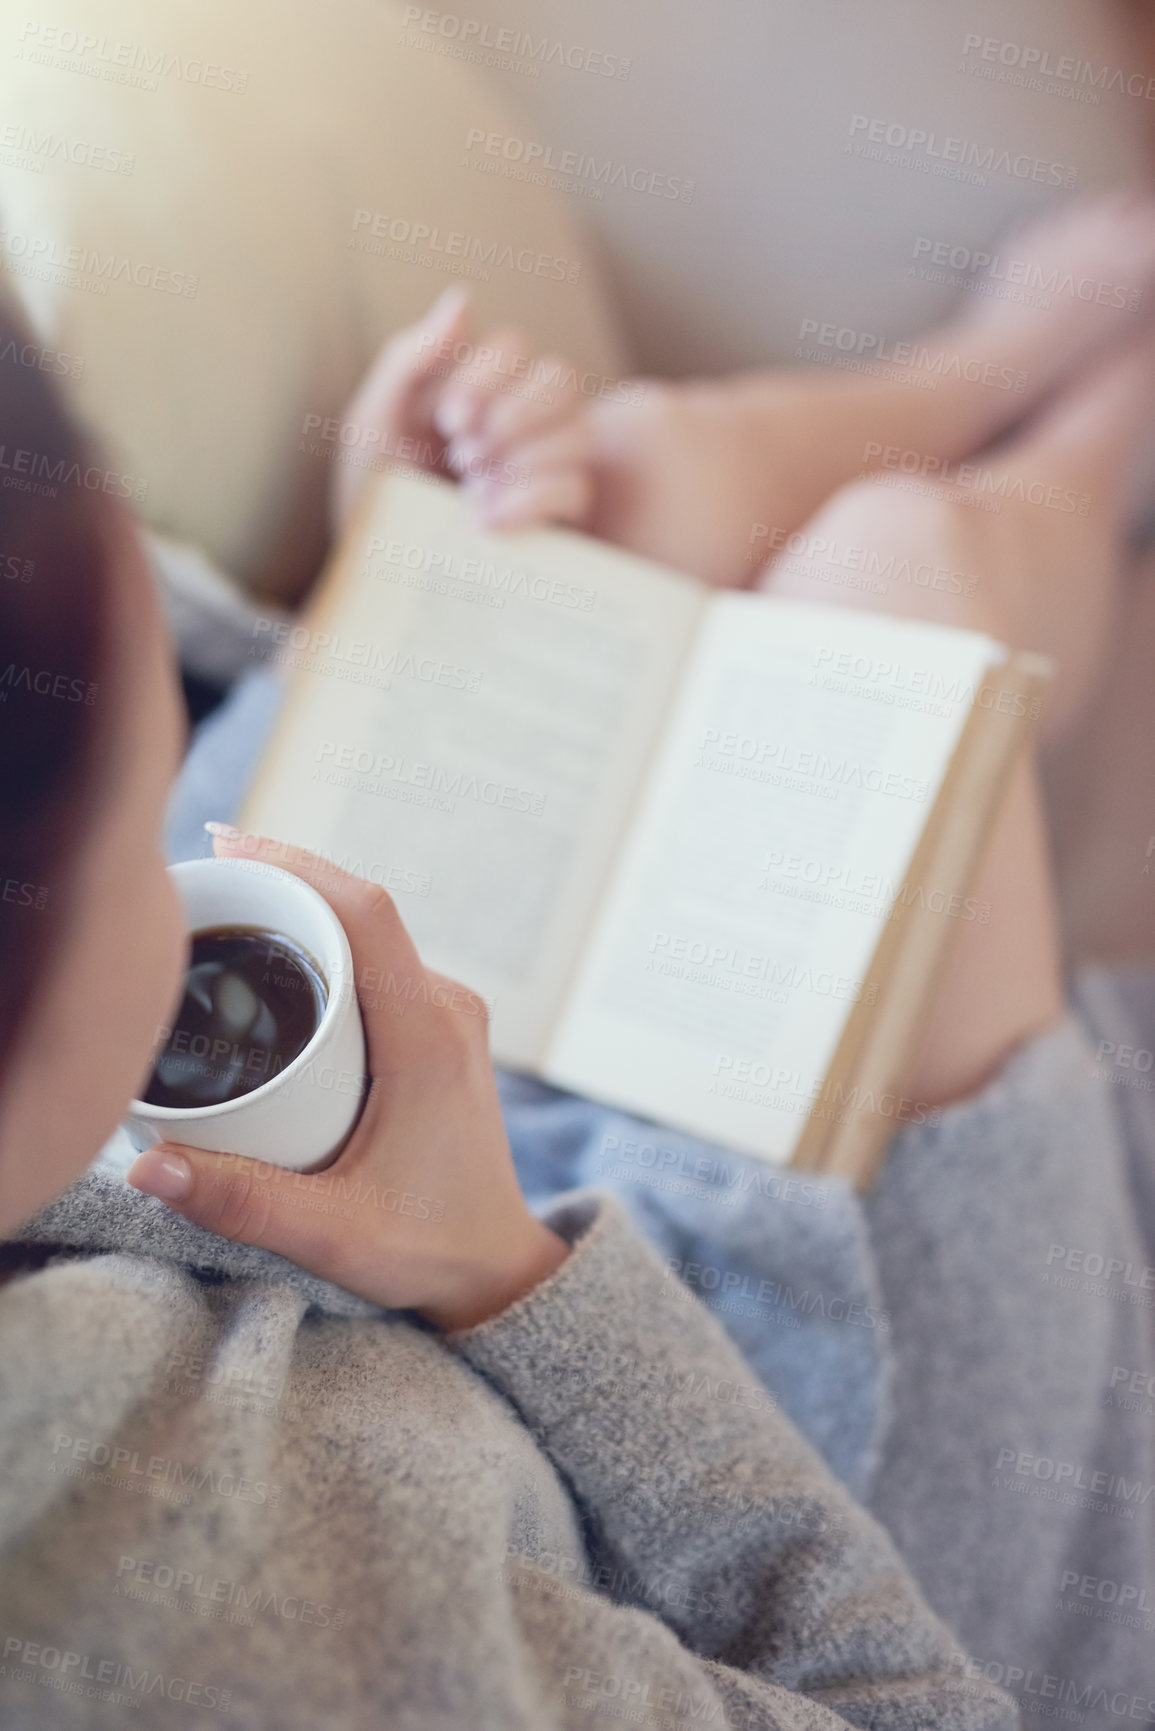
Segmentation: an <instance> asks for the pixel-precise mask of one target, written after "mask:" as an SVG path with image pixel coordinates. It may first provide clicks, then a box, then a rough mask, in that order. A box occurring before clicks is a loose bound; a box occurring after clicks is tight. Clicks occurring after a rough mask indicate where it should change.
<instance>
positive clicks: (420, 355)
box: [348, 287, 469, 440]
mask: <svg viewBox="0 0 1155 1731" xmlns="http://www.w3.org/2000/svg"><path fill="white" fill-rule="evenodd" d="M468 323H469V293H468V290H467V289H464V288H460V287H456V288H450V289H446V291H445V293H444V294H443V295H442V296H441V298H440V300H438V301H436V302H435V303H434V305H433V306H432V307H431V308H430V310H429V312H428V313H427V314H426V316H425V317H424V318H423V319H421V320H420V321H419V322H418V323H417V324H415V325H410V326H409V327H408V329H406V330H403V331H400V332H398V334H397V335H396V336H394V337H392V338H391V339H390V340H389V341H388V342H387V343H386V344H385V346H384V347H383V348H382V350H381V352H380V354H379V355H378V356H377V359H376V361H375V362H374V363H373V366H372V368H371V369H370V371H369V373H368V376H367V377H366V379H365V381H364V383H363V384H362V386H361V388H360V390H359V391H358V392H357V395H356V396H355V397H354V399H353V402H352V404H351V406H350V409H349V415H348V418H349V420H350V421H352V422H353V423H354V425H356V426H358V427H367V428H370V429H372V430H374V431H377V432H380V434H381V435H382V437H383V438H385V437H389V436H394V437H398V438H408V439H416V440H419V439H421V438H432V437H433V436H434V435H435V432H436V429H435V427H434V425H433V406H434V403H435V401H436V397H437V395H439V394H440V392H439V391H438V392H437V393H434V394H431V390H430V387H431V385H436V384H437V383H438V381H437V378H436V374H437V370H438V368H439V367H444V366H445V365H446V354H447V352H448V353H449V354H452V351H453V347H454V346H455V344H457V343H458V342H460V341H462V340H463V339H464V338H465V335H466V332H467V329H468Z"/></svg>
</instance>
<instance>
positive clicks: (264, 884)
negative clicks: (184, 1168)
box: [125, 859, 365, 1172]
mask: <svg viewBox="0 0 1155 1731" xmlns="http://www.w3.org/2000/svg"><path fill="white" fill-rule="evenodd" d="M169 871H170V872H171V874H172V877H173V881H174V882H175V884H176V887H177V891H178V893H179V895H180V898H181V901H182V902H183V903H184V912H185V920H186V922H187V924H188V929H189V931H190V932H192V933H195V932H202V931H211V930H212V929H214V928H215V927H219V926H252V927H255V928H256V929H258V930H259V931H263V932H273V933H276V934H277V935H278V936H279V937H283V938H287V939H289V941H290V942H291V943H293V944H296V945H297V947H298V948H299V949H301V950H303V951H304V952H305V954H306V955H307V956H308V957H309V958H310V959H311V960H312V961H313V962H314V963H315V964H316V966H317V968H318V969H319V971H320V973H321V977H322V978H323V979H324V981H325V986H326V992H327V996H326V1001H325V1010H324V1014H323V1015H322V1017H321V1020H320V1023H319V1024H318V1026H317V1030H316V1032H315V1033H314V1035H313V1037H312V1039H311V1040H310V1041H309V1043H308V1045H307V1046H306V1047H305V1049H304V1051H302V1052H300V1053H298V1055H297V1057H295V1058H294V1059H293V1061H292V1063H291V1064H287V1065H286V1066H285V1068H284V1069H283V1070H281V1071H279V1072H278V1074H277V1075H275V1076H273V1077H271V1078H270V1079H269V1081H267V1082H262V1083H261V1085H260V1086H259V1087H257V1088H253V1089H252V1090H251V1091H250V1092H249V1093H247V1094H242V1095H240V1096H239V1097H238V1098H237V1099H235V1100H224V1101H222V1102H220V1104H218V1105H215V1106H191V1107H179V1106H153V1105H150V1104H149V1102H148V1101H147V1100H134V1101H133V1102H132V1105H131V1107H130V1109H129V1110H130V1116H129V1117H128V1118H127V1119H126V1120H125V1129H126V1130H127V1132H128V1136H129V1139H130V1141H131V1142H132V1143H133V1145H134V1147H135V1148H137V1149H138V1150H139V1151H143V1150H144V1149H145V1148H151V1147H152V1145H153V1144H154V1143H155V1142H184V1143H187V1144H188V1146H189V1147H191V1148H208V1149H211V1150H213V1151H214V1152H216V1153H220V1154H245V1155H248V1156H249V1157H250V1158H251V1159H254V1160H266V1161H268V1162H269V1163H270V1164H271V1165H273V1166H285V1167H288V1168H289V1170H291V1171H295V1172H305V1171H312V1170H316V1169H317V1168H318V1167H320V1166H324V1165H326V1164H327V1163H328V1161H329V1160H331V1159H334V1158H335V1157H336V1155H337V1154H338V1153H339V1152H340V1149H341V1147H342V1145H343V1144H344V1142H345V1139H346V1138H347V1136H348V1135H349V1132H350V1131H351V1130H352V1128H353V1125H354V1124H355V1123H356V1121H357V1117H358V1114H359V1113H360V1110H361V1104H362V1099H363V1096H364V1091H365V1036H364V1032H363V1030H362V1027H361V1013H360V1011H359V1010H358V1008H357V996H356V991H355V986H354V979H353V957H352V953H351V952H350V949H349V940H348V938H347V937H346V936H345V931H344V928H343V926H342V925H341V922H340V920H339V919H338V918H337V916H336V914H335V913H334V912H333V910H332V908H331V907H330V906H329V904H328V902H327V901H326V900H325V899H324V897H323V896H321V895H319V894H318V893H317V891H316V890H315V889H313V887H312V886H311V885H310V884H307V883H303V882H302V880H301V879H300V878H298V877H294V876H293V874H292V873H291V872H287V871H282V870H281V868H280V867H279V866H272V865H266V864H265V863H264V861H262V860H237V859H227V860H223V859H199V860H186V861H184V862H183V863H182V864H180V865H174V866H170V867H169Z"/></svg>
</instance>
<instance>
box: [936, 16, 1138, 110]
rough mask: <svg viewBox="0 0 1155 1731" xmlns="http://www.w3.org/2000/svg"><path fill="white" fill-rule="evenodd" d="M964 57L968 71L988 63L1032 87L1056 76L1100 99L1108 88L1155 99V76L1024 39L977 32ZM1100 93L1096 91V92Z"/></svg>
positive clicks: (966, 41)
mask: <svg viewBox="0 0 1155 1731" xmlns="http://www.w3.org/2000/svg"><path fill="white" fill-rule="evenodd" d="M963 60H964V62H968V61H969V62H970V65H969V67H968V70H971V71H978V70H979V69H980V68H981V66H982V65H983V63H984V62H985V63H986V64H987V65H989V66H990V67H991V68H992V74H991V76H993V69H994V68H995V67H1001V68H1004V69H1005V70H1006V71H1008V72H1017V73H1020V74H1022V75H1023V77H1022V82H1023V83H1024V84H1026V85H1027V86H1028V88H1030V89H1044V88H1046V86H1044V85H1043V84H1042V83H1041V82H1037V81H1041V80H1042V79H1045V78H1053V79H1055V80H1056V81H1057V82H1058V83H1059V84H1060V85H1063V84H1067V85H1073V86H1076V87H1079V86H1083V87H1086V86H1089V87H1090V89H1089V90H1088V91H1087V95H1088V98H1089V99H1090V100H1092V101H1097V100H1098V94H1097V93H1100V92H1102V91H1104V90H1114V91H1116V92H1118V93H1119V94H1120V95H1123V96H1139V97H1142V98H1143V99H1144V100H1145V101H1147V102H1150V101H1151V100H1152V99H1153V98H1155V77H1150V76H1148V75H1147V74H1146V73H1143V72H1124V71H1123V69H1122V68H1121V67H1110V66H1108V65H1107V64H1106V63H1105V62H1104V63H1102V64H1101V65H1099V66H1093V65H1092V64H1091V62H1090V61H1089V60H1078V59H1076V58H1075V56H1074V55H1071V54H1057V55H1056V54H1052V53H1051V50H1050V49H1049V48H1038V47H1035V46H1033V45H1031V44H1029V43H1024V42H1007V41H1002V40H1000V39H999V37H997V36H979V35H977V34H976V33H974V32H970V33H968V34H967V35H966V36H965V37H964V38H963ZM1093 93H1096V94H1093Z"/></svg>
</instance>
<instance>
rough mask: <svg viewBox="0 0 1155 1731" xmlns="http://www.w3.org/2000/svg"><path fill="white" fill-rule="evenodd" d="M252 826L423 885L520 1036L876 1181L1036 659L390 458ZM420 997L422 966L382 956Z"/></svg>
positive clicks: (514, 1050)
mask: <svg viewBox="0 0 1155 1731" xmlns="http://www.w3.org/2000/svg"><path fill="white" fill-rule="evenodd" d="M278 635H279V637H280V639H281V641H277V642H274V641H270V642H269V649H270V651H271V653H272V655H273V658H274V659H277V660H280V661H281V662H282V663H283V664H284V665H285V667H286V668H287V669H289V670H290V674H289V691H288V694H287V699H286V703H285V705H284V708H283V710H282V714H281V717H280V719H279V721H278V724H277V727H276V730H275V733H274V736H273V739H272V741H271V743H270V745H269V747H268V749H267V751H266V754H265V757H264V759H263V761H262V764H261V767H260V769H259V771H258V774H257V778H256V782H255V785H254V787H253V788H252V790H251V793H250V796H249V799H248V802H247V805H246V808H245V811H244V813H243V821H244V822H245V823H246V824H247V825H248V826H249V827H250V828H251V829H254V830H257V831H260V832H262V833H264V834H267V835H273V836H277V837H280V838H281V839H283V840H285V841H287V842H291V843H296V844H299V845H302V846H305V847H309V848H312V849H314V850H315V851H317V852H319V853H321V854H324V855H325V856H326V857H328V858H329V859H331V860H334V861H336V862H337V863H338V864H340V865H343V866H345V867H347V868H348V869H350V870H352V871H355V872H358V873H360V874H361V875H364V876H366V877H369V878H371V879H373V880H375V881H377V882H379V883H381V884H383V885H384V886H385V887H386V888H389V889H391V890H395V891H397V892H399V893H398V901H399V904H400V906H401V909H402V912H403V915H404V918H405V921H406V924H407V926H408V927H409V929H410V931H411V933H412V935H413V937H414V939H415V941H416V943H417V945H418V947H419V949H420V951H421V954H422V957H423V959H424V960H425V961H426V962H427V963H428V964H429V965H430V966H431V967H433V968H436V969H438V970H440V971H441V972H443V973H447V974H450V975H452V976H453V977H455V978H457V979H460V980H463V981H465V982H466V983H467V984H468V985H469V986H470V987H472V988H473V989H474V990H476V991H477V992H479V993H480V994H481V995H482V996H483V997H484V998H485V999H486V1000H487V1001H488V1002H489V1004H490V1008H491V1013H492V1044H493V1051H494V1056H495V1057H496V1059H497V1060H498V1061H499V1062H501V1063H504V1064H506V1065H508V1066H510V1067H512V1068H515V1069H521V1070H526V1071H530V1072H533V1073H534V1074H536V1075H538V1076H541V1077H544V1078H545V1079H547V1080H549V1081H551V1082H555V1083H557V1084H558V1085H560V1086H563V1087H566V1088H570V1089H573V1090H575V1091H577V1092H580V1093H584V1094H588V1095H590V1096H592V1097H593V1098H595V1099H599V1100H603V1101H607V1102H609V1103H612V1104H616V1105H619V1106H622V1107H625V1108H627V1109H629V1110H631V1111H634V1112H638V1113H640V1114H643V1115H644V1116H646V1117H649V1118H652V1119H655V1120H657V1122H658V1123H660V1124H661V1123H664V1124H668V1125H671V1126H676V1127H678V1128H681V1129H685V1130H688V1131H691V1132H694V1133H696V1134H698V1135H700V1136H703V1137H705V1138H707V1139H708V1140H710V1141H713V1142H718V1143H722V1144H724V1145H728V1146H731V1147H734V1148H737V1149H741V1150H744V1151H746V1152H748V1153H752V1154H755V1155H761V1156H763V1157H764V1158H765V1159H767V1160H771V1161H775V1162H781V1163H786V1162H793V1163H794V1164H796V1165H801V1166H806V1167H809V1168H811V1169H817V1170H823V1171H839V1172H844V1173H847V1174H849V1175H851V1176H853V1177H855V1178H856V1179H857V1180H858V1181H860V1182H865V1181H866V1180H867V1179H868V1178H869V1176H870V1175H871V1173H872V1171H873V1169H874V1167H875V1165H876V1164H877V1161H878V1160H879V1158H880V1157H881V1153H882V1151H883V1149H884V1148H885V1145H886V1142H887V1141H888V1140H889V1138H890V1136H891V1135H892V1134H893V1132H894V1131H895V1130H896V1129H898V1128H899V1127H900V1125H901V1124H903V1123H909V1122H915V1121H919V1119H920V1118H922V1117H925V1116H926V1114H927V1109H926V1108H925V1107H924V1106H922V1105H921V1104H920V1103H919V1102H918V1101H914V1100H909V1099H907V1098H906V1097H905V1096H904V1094H903V1081H904V1076H905V1075H906V1074H907V1073H908V1066H909V1062H910V1057H911V1050H912V1045H913V1044H914V1042H915V1040H916V1039H917V1035H918V1032H919V1027H920V1021H921V1019H922V1018H923V1014H924V1010H925V1006H926V1003H927V998H928V994H929V992H930V990H931V987H932V984H933V981H934V979H935V976H936V975H937V972H938V970H939V968H940V966H941V965H942V962H943V959H944V957H945V955H946V953H947V949H948V946H949V943H950V940H951V937H952V935H953V934H954V932H956V931H957V930H958V929H959V928H960V926H961V925H962V924H964V923H965V922H967V921H969V920H972V919H978V920H981V919H983V918H984V913H985V910H984V908H983V906H982V905H981V903H980V902H979V901H978V900H977V899H976V898H975V897H974V896H973V895H972V894H971V887H972V882H973V875H974V871H975V867H976V864H977V861H978V859H979V855H980V851H981V847H982V844H983V842H984V839H985V837H986V834H987V832H988V831H989V828H990V826H991V823H992V821H993V817H994V814H995V812H996V810H997V807H998V802H999V799H1000V795H1001V792H1002V789H1003V786H1004V784H1005V782H1006V779H1007V776H1008V774H1009V772H1010V768H1011V766H1012V764H1013V762H1014V759H1015V756H1016V755H1017V753H1018V752H1019V751H1020V750H1021V749H1022V747H1023V746H1024V744H1025V743H1026V739H1027V736H1028V734H1029V730H1030V723H1031V720H1032V718H1033V716H1034V715H1035V714H1036V713H1037V711H1038V707H1039V695H1038V694H1039V690H1040V689H1041V684H1042V681H1043V680H1044V679H1045V676H1046V667H1045V664H1044V663H1042V662H1040V661H1039V660H1038V659H1037V658H1033V657H1013V658H1012V657H1008V655H1007V653H1006V651H1005V650H1004V649H1003V648H1002V647H1001V646H1000V645H999V644H997V643H995V642H993V641H992V640H991V639H990V638H987V637H984V636H981V635H978V634H976V633H973V632H966V631H954V630H947V629H944V628H941V627H937V626H930V625H920V624H914V623H909V622H907V621H903V620H894V619H889V618H885V617H879V616H877V615H870V614H864V613H856V612H852V611H849V610H846V609H843V608H835V607H831V608H826V607H818V606H810V605H804V604H800V603H795V602H789V601H779V600H776V599H771V598H769V597H767V596H763V595H760V594H757V593H748V592H734V591H721V592H719V591H713V590H710V589H708V588H706V587H704V586H703V585H701V584H699V583H697V582H696V581H694V580H692V579H690V578H688V577H685V576H683V575H680V574H679V573H676V572H674V571H671V570H667V569H665V568H664V567H661V566H658V565H654V564H651V563H649V562H647V561H644V560H641V559H638V558H636V557H634V556H633V555H631V554H626V553H622V552H620V551H618V550H616V549H613V548H610V547H607V546H605V545H603V544H601V543H599V542H595V541H591V540H589V539H587V538H585V537H583V536H580V535H575V534H571V533H568V532H565V531H559V530H546V531H541V532H532V533H529V534H522V535H517V536H505V537H501V536H496V535H488V534H485V533H483V532H482V531H480V530H478V529H476V528H475V527H473V525H472V522H471V520H470V517H469V515H468V508H467V505H466V503H465V502H464V501H463V499H462V497H461V495H460V494H459V493H458V492H457V491H456V490H455V489H453V488H452V487H449V486H447V485H446V484H444V483H441V482H435V481H425V480H419V479H414V478H410V477H388V478H386V479H384V480H383V481H382V483H381V484H380V486H379V488H377V489H376V490H375V491H374V492H373V494H372V496H371V499H370V501H369V503H368V504H367V506H366V507H365V508H364V509H363V511H362V514H361V518H360V521H359V522H358V524H357V526H356V528H355V529H354V531H353V532H352V533H351V535H350V536H349V537H348V538H347V539H346V541H345V543H344V544H343V546H342V548H341V549H340V551H339V552H338V554H337V556H336V558H335V560H334V562H333V564H332V566H331V567H330V570H329V571H328V573H327V575H326V577H325V579H324V580H323V582H322V585H321V590H320V593H319V595H318V597H317V600H316V601H315V603H314V605H313V607H312V609H311V611H310V613H309V615H308V616H307V618H306V620H305V622H304V623H303V624H301V625H298V626H296V627H293V628H292V630H291V631H286V629H285V628H283V627H282V628H279V633H278ZM382 988H383V989H387V990H391V991H393V992H395V993H397V994H398V995H399V996H400V997H403V995H404V993H405V991H406V990H407V989H408V987H407V984H406V982H403V981H393V982H389V983H388V984H386V983H385V982H383V983H382Z"/></svg>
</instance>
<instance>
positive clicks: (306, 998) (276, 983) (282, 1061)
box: [141, 926, 328, 1111]
mask: <svg viewBox="0 0 1155 1731" xmlns="http://www.w3.org/2000/svg"><path fill="white" fill-rule="evenodd" d="M327 999H328V988H327V986H326V984H325V981H324V978H323V977H322V975H321V972H320V970H319V969H318V967H317V964H316V963H315V962H314V961H313V960H312V958H311V957H310V956H308V955H306V954H305V952H304V950H301V949H299V948H298V947H297V946H296V944H293V943H290V942H289V940H288V939H287V938H283V937H279V936H278V935H277V934H276V933H275V932H264V931H259V930H257V929H255V928H254V927H252V926H217V927H214V928H213V930H211V931H205V932H195V933H194V934H193V939H192V957H191V959H190V961H189V966H188V972H187V974H186V975H185V983H184V996H183V998H182V1000H181V1006H180V1009H179V1010H178V1012H177V1015H176V1019H175V1021H174V1023H173V1026H172V1027H171V1028H170V1029H169V1030H167V1035H166V1039H165V1043H164V1046H163V1048H162V1049H161V1051H160V1053H159V1054H158V1056H157V1058H156V1061H155V1063H154V1066H153V1072H152V1075H151V1076H150V1077H149V1081H148V1086H147V1087H146V1088H145V1090H144V1093H143V1094H142V1095H141V1099H142V1100H145V1101H147V1102H148V1104H149V1105H150V1106H174V1107H176V1108H177V1109H178V1110H182V1111H188V1110H189V1108H190V1107H197V1106H219V1105H221V1104H223V1103H224V1101H226V1100H237V1099H239V1098H240V1097H241V1096H242V1095H243V1094H251V1093H252V1091H253V1089H254V1088H259V1087H261V1086H262V1084H263V1083H265V1082H271V1081H272V1079H273V1077H274V1076H277V1075H279V1074H280V1073H281V1071H282V1070H284V1069H286V1068H287V1067H288V1065H290V1064H291V1063H292V1062H293V1059H294V1058H297V1057H299V1056H300V1055H301V1053H302V1052H303V1051H304V1049H305V1047H306V1046H307V1045H308V1044H309V1041H310V1040H311V1039H312V1038H313V1035H314V1034H315V1033H316V1032H317V1029H318V1028H319V1027H320V1025H321V1018H322V1016H323V1015H324V1014H325V1004H326V1001H327Z"/></svg>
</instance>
